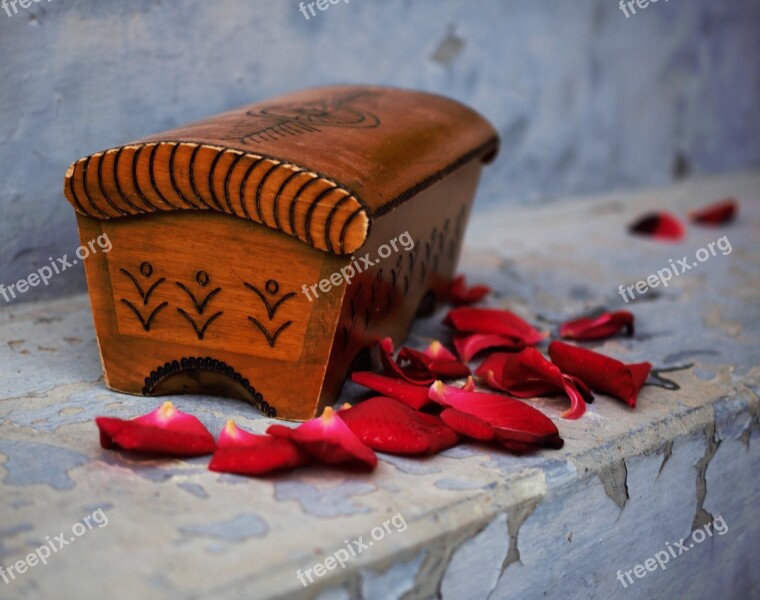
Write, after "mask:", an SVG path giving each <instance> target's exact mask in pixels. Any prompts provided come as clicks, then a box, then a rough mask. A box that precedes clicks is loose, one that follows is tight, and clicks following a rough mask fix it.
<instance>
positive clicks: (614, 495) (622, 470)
mask: <svg viewBox="0 0 760 600" xmlns="http://www.w3.org/2000/svg"><path fill="white" fill-rule="evenodd" d="M663 465H664V462H663ZM660 468H662V467H660ZM599 479H601V481H602V484H603V485H604V492H605V493H606V494H607V495H608V496H609V497H610V498H611V499H612V500H613V501H614V502H615V504H617V505H618V506H619V507H620V510H623V509H624V508H625V505H626V503H627V502H628V498H629V497H630V496H629V494H628V468H627V467H626V464H625V460H619V461H616V462H613V463H610V464H609V465H607V466H606V467H604V468H603V469H602V470H601V471H599Z"/></svg>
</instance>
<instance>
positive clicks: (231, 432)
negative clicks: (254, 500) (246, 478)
mask: <svg viewBox="0 0 760 600" xmlns="http://www.w3.org/2000/svg"><path fill="white" fill-rule="evenodd" d="M309 462H311V457H310V455H309V454H308V453H307V452H306V451H305V450H303V449H302V448H301V447H300V446H298V444H295V443H294V442H291V441H290V440H288V439H285V438H280V437H273V436H271V435H254V434H253V433H248V432H247V431H243V430H242V429H240V428H238V427H237V426H236V425H235V423H234V422H233V421H228V422H227V425H226V426H225V428H224V429H222V432H221V433H220V434H219V443H218V444H217V449H216V452H214V456H213V457H212V458H211V462H210V463H209V466H208V468H209V470H211V471H216V472H218V473H235V474H238V475H265V474H267V473H271V472H273V471H280V470H283V469H294V468H296V467H300V466H302V465H305V464H307V463H309Z"/></svg>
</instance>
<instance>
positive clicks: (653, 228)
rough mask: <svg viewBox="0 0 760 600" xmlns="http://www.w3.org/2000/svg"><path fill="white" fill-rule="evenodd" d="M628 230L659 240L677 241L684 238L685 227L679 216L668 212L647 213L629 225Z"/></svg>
mask: <svg viewBox="0 0 760 600" xmlns="http://www.w3.org/2000/svg"><path fill="white" fill-rule="evenodd" d="M628 231H630V232H631V233H634V234H637V235H645V236H648V237H653V238H655V239H658V240H664V241H671V242H676V241H678V240H680V239H682V238H683V236H684V233H685V231H686V230H685V228H684V226H683V223H681V221H679V220H678V218H677V217H675V216H673V215H672V214H670V213H667V212H653V213H647V214H646V215H644V216H643V217H641V218H640V219H639V220H638V221H636V222H635V223H633V224H631V225H629V227H628Z"/></svg>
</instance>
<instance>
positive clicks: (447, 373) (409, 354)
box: [398, 342, 470, 381]
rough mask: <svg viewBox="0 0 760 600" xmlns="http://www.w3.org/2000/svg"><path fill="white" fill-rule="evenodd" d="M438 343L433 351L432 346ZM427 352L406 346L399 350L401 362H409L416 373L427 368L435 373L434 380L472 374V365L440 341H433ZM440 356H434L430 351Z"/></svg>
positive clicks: (459, 377)
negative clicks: (455, 354) (467, 363)
mask: <svg viewBox="0 0 760 600" xmlns="http://www.w3.org/2000/svg"><path fill="white" fill-rule="evenodd" d="M435 344H438V348H435V349H434V350H433V351H431V347H433V346H434V345H435ZM431 347H429V348H428V349H427V350H425V352H420V351H418V350H414V349H413V348H408V347H406V346H404V347H403V348H401V350H399V352H398V360H399V361H400V362H401V363H404V362H409V363H410V365H412V368H413V369H414V370H415V372H416V373H422V372H423V369H427V370H428V372H429V373H431V374H432V375H433V381H435V379H436V378H440V379H461V378H462V377H467V376H468V375H469V374H470V367H468V366H467V365H466V364H464V363H463V362H461V361H460V360H459V359H458V358H457V357H456V356H454V355H453V354H452V353H451V352H449V351H448V350H446V348H444V347H443V346H442V345H441V344H440V343H439V342H433V344H431ZM429 352H430V353H434V354H436V355H437V356H438V357H439V358H433V357H432V356H431V354H430V353H429Z"/></svg>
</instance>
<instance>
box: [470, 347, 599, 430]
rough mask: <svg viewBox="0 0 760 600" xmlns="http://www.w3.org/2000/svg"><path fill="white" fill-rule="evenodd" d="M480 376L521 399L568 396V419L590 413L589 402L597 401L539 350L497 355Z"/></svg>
mask: <svg viewBox="0 0 760 600" xmlns="http://www.w3.org/2000/svg"><path fill="white" fill-rule="evenodd" d="M476 374H477V375H478V376H479V377H481V378H483V380H484V381H485V382H486V383H487V384H488V385H489V386H491V387H494V388H496V389H499V390H502V391H505V392H508V393H509V394H512V395H513V396H516V397H517V398H535V397H537V396H551V395H554V394H558V393H563V392H564V393H565V394H567V397H568V398H569V399H570V408H569V409H568V410H566V411H564V412H563V413H562V417H563V418H565V419H578V418H580V417H581V416H582V415H583V413H585V412H586V402H590V401H592V400H593V396H592V395H591V392H590V391H589V390H588V388H587V386H586V385H585V384H584V383H583V382H582V381H579V380H577V379H576V378H574V377H571V376H569V375H566V374H564V373H563V372H562V371H561V370H560V369H559V368H558V367H557V366H556V365H553V364H552V363H550V362H549V361H548V360H546V358H544V355H543V354H541V353H540V352H539V351H538V350H536V349H535V348H526V349H525V350H522V351H521V352H518V353H517V354H502V353H496V354H492V355H491V356H489V357H488V358H487V359H486V360H485V361H483V364H482V365H480V367H479V368H478V369H477V371H476Z"/></svg>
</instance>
